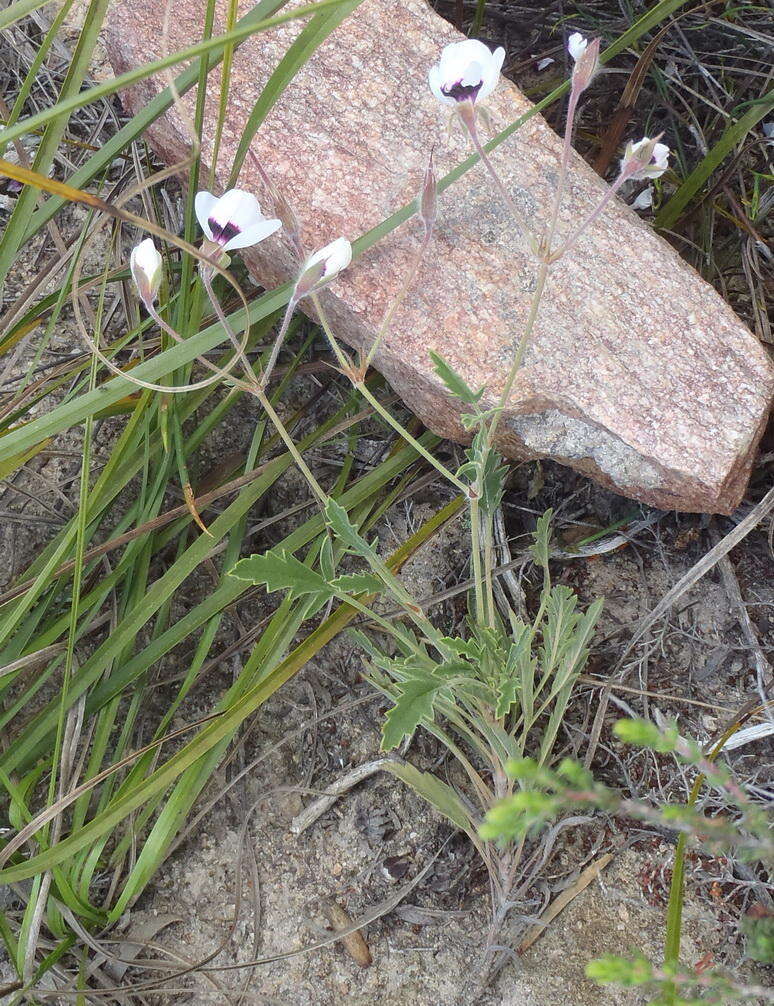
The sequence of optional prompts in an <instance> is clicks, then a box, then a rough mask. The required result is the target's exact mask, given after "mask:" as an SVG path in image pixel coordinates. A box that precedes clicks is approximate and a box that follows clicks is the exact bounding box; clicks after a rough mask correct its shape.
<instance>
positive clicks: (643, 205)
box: [632, 185, 653, 210]
mask: <svg viewBox="0 0 774 1006" xmlns="http://www.w3.org/2000/svg"><path fill="white" fill-rule="evenodd" d="M652 205H653V186H652V185H649V186H648V187H647V188H646V189H643V190H642V192H640V194H639V195H638V196H637V198H636V199H635V200H634V202H633V203H632V209H633V210H649V209H650V208H651V206H652Z"/></svg>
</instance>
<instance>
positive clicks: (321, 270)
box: [294, 238, 352, 300]
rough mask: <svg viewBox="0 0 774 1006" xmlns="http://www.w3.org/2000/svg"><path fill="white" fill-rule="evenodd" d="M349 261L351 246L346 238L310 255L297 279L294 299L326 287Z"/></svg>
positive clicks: (339, 239) (350, 259)
mask: <svg viewBox="0 0 774 1006" xmlns="http://www.w3.org/2000/svg"><path fill="white" fill-rule="evenodd" d="M351 261H352V245H351V244H350V243H349V241H347V239H346V238H336V240H335V241H331V243H330V244H327V245H326V246H325V247H324V248H321V249H320V250H319V251H316V252H315V253H314V254H313V255H310V256H309V258H308V259H307V260H306V262H305V263H304V267H303V269H302V270H301V275H300V276H299V277H298V282H297V283H296V289H295V291H294V297H295V299H296V300H299V299H300V298H301V297H306V295H307V294H310V293H316V292H317V291H318V290H319V289H321V288H322V287H324V286H327V285H328V283H330V282H331V280H333V279H335V278H336V276H337V275H338V274H339V273H340V272H341V271H342V269H346V268H347V266H348V265H349V263H350V262H351Z"/></svg>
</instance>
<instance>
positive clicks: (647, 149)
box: [621, 136, 669, 178]
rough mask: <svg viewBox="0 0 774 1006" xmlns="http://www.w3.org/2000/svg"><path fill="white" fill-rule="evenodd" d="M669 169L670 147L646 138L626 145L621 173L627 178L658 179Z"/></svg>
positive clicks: (656, 140)
mask: <svg viewBox="0 0 774 1006" xmlns="http://www.w3.org/2000/svg"><path fill="white" fill-rule="evenodd" d="M668 167H669V147H668V146H667V145H666V143H659V142H658V139H655V140H651V139H648V137H647V136H644V137H643V138H642V139H641V140H638V141H637V142H636V143H632V142H631V140H630V141H629V142H628V143H627V144H626V151H625V153H624V156H623V160H622V161H621V171H622V173H625V174H626V177H627V178H658V177H660V176H661V175H663V174H664V172H665V171H666V169H667V168H668Z"/></svg>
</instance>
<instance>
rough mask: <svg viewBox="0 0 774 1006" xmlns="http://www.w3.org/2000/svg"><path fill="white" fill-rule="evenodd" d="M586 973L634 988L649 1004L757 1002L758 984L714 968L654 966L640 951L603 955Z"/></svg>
mask: <svg viewBox="0 0 774 1006" xmlns="http://www.w3.org/2000/svg"><path fill="white" fill-rule="evenodd" d="M586 976H587V977H588V978H590V979H591V980H592V981H594V982H596V983H597V984H598V985H621V986H623V987H624V988H638V989H640V990H641V991H642V992H644V993H646V994H647V995H648V1002H649V1003H651V1004H652V1006H711V1004H715V1006H730V1004H731V1003H735V1002H750V1001H751V1000H755V1001H756V1002H760V1001H761V1000H760V998H759V997H760V994H761V993H762V992H763V991H764V990H763V989H762V988H760V987H752V986H744V985H740V984H738V983H737V982H735V981H733V980H732V979H731V978H730V977H729V976H728V975H727V974H725V972H723V971H721V970H720V969H717V968H712V969H709V970H706V971H702V972H700V973H698V972H691V971H686V970H683V969H680V968H677V967H666V966H665V967H663V968H657V967H656V966H655V965H654V964H653V963H652V962H651V961H649V960H648V959H647V957H644V956H643V955H642V954H641V953H636V954H633V955H632V956H631V957H619V956H616V955H615V954H604V955H603V956H602V957H599V958H597V960H594V961H590V962H589V964H587V965H586Z"/></svg>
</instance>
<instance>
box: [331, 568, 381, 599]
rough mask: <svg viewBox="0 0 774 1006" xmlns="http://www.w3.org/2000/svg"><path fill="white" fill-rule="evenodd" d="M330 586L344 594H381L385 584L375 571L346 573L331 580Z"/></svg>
mask: <svg viewBox="0 0 774 1006" xmlns="http://www.w3.org/2000/svg"><path fill="white" fill-rule="evenodd" d="M330 586H331V587H333V588H334V589H335V590H338V591H341V593H344V594H379V593H381V592H382V591H383V590H384V584H383V583H382V581H381V580H380V579H379V577H378V576H375V575H374V574H373V573H345V574H343V575H342V576H337V577H336V578H335V579H333V580H331V581H330Z"/></svg>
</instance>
